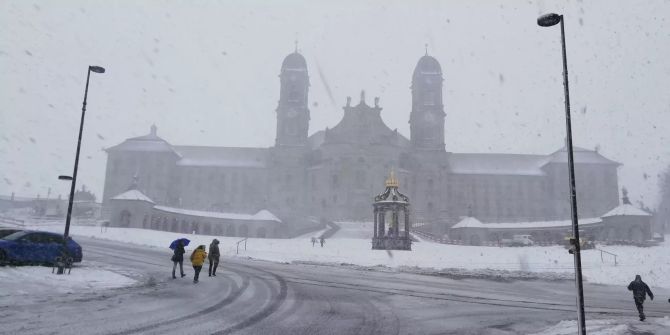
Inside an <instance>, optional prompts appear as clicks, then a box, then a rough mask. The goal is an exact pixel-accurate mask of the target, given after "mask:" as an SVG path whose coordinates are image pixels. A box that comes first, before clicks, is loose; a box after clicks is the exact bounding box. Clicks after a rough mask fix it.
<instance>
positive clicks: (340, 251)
mask: <svg viewBox="0 0 670 335" xmlns="http://www.w3.org/2000/svg"><path fill="white" fill-rule="evenodd" d="M362 225H363V226H364V224H362ZM340 226H341V227H342V229H341V230H340V231H339V232H338V233H337V234H336V235H335V236H334V237H333V238H330V239H327V240H326V243H325V245H324V247H323V248H321V247H320V246H319V245H318V243H317V245H316V246H315V247H313V246H312V243H311V242H310V237H311V236H317V233H313V234H306V235H303V236H302V237H300V238H294V239H259V238H249V239H248V241H247V250H244V243H241V244H240V250H239V254H237V252H236V242H238V241H240V240H241V238H239V237H220V236H204V235H190V234H178V233H170V232H160V231H152V230H144V229H134V228H108V230H107V231H104V232H101V230H100V228H99V227H91V226H73V227H71V234H72V235H75V236H77V235H79V236H86V237H92V238H98V239H105V240H113V241H122V242H128V243H133V244H138V245H146V246H151V247H156V248H165V249H166V250H167V247H168V245H169V244H170V242H171V241H172V240H174V239H176V238H179V237H186V238H188V239H190V240H191V241H192V242H191V244H190V245H189V247H188V248H187V249H190V250H192V249H193V248H195V247H196V246H197V245H200V244H204V245H207V246H208V245H209V243H210V242H211V241H212V239H213V238H217V239H219V241H221V244H220V249H221V252H222V254H223V255H224V256H241V257H252V258H255V259H263V260H269V261H277V262H296V261H307V262H320V263H335V264H355V265H360V266H378V265H382V266H385V267H390V268H407V267H411V268H414V267H418V268H421V269H420V271H425V270H426V269H428V270H429V271H430V270H431V269H434V270H435V271H438V270H442V269H461V270H460V271H462V270H506V271H524V272H530V273H558V274H559V275H558V276H557V277H558V278H570V274H571V273H572V272H573V258H572V255H570V254H568V252H567V250H566V249H564V248H563V247H559V246H552V247H524V248H499V247H475V246H459V245H445V244H439V243H433V242H429V241H421V242H418V243H414V244H413V246H412V251H392V252H387V251H376V250H371V249H370V240H369V239H368V238H361V237H362V236H366V235H365V230H366V229H367V227H365V226H364V227H359V226H358V224H357V223H344V224H340ZM31 228H35V229H43V230H50V231H57V232H60V231H61V230H62V223H59V224H55V225H44V224H42V225H39V226H32V227H31ZM603 249H604V250H606V251H608V252H611V253H614V254H617V255H618V257H617V265H616V266H615V265H614V259H613V257H612V256H609V255H607V254H604V255H603V258H602V259H601V253H600V251H597V250H584V251H583V254H582V267H583V274H584V278H585V279H586V280H587V281H588V282H592V283H601V284H612V285H619V286H626V285H628V283H629V282H630V281H631V280H633V279H634V277H635V275H636V274H640V275H641V276H642V278H643V279H644V280H645V281H646V282H647V283H648V284H649V285H650V286H651V287H664V288H670V281H668V278H670V242H668V241H666V242H664V243H663V244H661V245H659V246H656V247H651V248H638V247H633V246H605V247H603ZM84 257H86V250H85V249H84ZM543 278H547V277H546V276H544V277H543Z"/></svg>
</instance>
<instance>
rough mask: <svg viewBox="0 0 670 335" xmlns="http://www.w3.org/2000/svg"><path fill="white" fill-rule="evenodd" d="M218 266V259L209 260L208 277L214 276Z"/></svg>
mask: <svg viewBox="0 0 670 335" xmlns="http://www.w3.org/2000/svg"><path fill="white" fill-rule="evenodd" d="M218 266H219V259H218V258H210V259H209V275H210V276H211V275H216V268H217V267H218Z"/></svg>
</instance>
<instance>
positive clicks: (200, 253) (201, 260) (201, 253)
mask: <svg viewBox="0 0 670 335" xmlns="http://www.w3.org/2000/svg"><path fill="white" fill-rule="evenodd" d="M205 259H207V252H206V251H205V246H204V245H199V246H198V247H197V248H196V249H195V250H193V253H192V254H191V264H193V270H194V271H195V275H194V276H193V282H194V283H197V282H198V277H200V270H202V265H203V264H205Z"/></svg>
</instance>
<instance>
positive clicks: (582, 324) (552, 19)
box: [537, 13, 586, 335]
mask: <svg viewBox="0 0 670 335" xmlns="http://www.w3.org/2000/svg"><path fill="white" fill-rule="evenodd" d="M563 22H564V20H563V15H558V14H554V13H551V14H545V15H542V16H540V17H539V18H537V24H538V25H539V26H541V27H551V26H554V25H556V24H558V23H560V24H561V45H562V47H563V91H564V93H565V131H566V139H567V141H566V142H567V143H566V151H567V152H568V170H569V178H570V202H571V214H572V237H573V239H572V240H571V243H572V244H573V249H572V250H571V251H572V254H573V255H574V261H575V284H576V286H577V309H578V314H577V321H578V323H579V334H580V335H585V334H586V320H585V317H584V286H583V284H582V258H581V245H580V240H579V222H578V216H577V190H576V187H575V162H574V157H573V153H572V125H571V122H570V93H569V90H568V60H567V55H566V52H565V27H564V24H563Z"/></svg>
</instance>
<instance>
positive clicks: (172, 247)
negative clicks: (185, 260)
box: [170, 237, 191, 250]
mask: <svg viewBox="0 0 670 335" xmlns="http://www.w3.org/2000/svg"><path fill="white" fill-rule="evenodd" d="M179 241H181V242H182V244H183V245H184V246H187V245H188V244H189V243H191V241H189V239H187V238H183V237H182V238H178V239H176V240H174V241H172V243H170V249H172V250H174V249H176V248H177V243H179Z"/></svg>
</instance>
